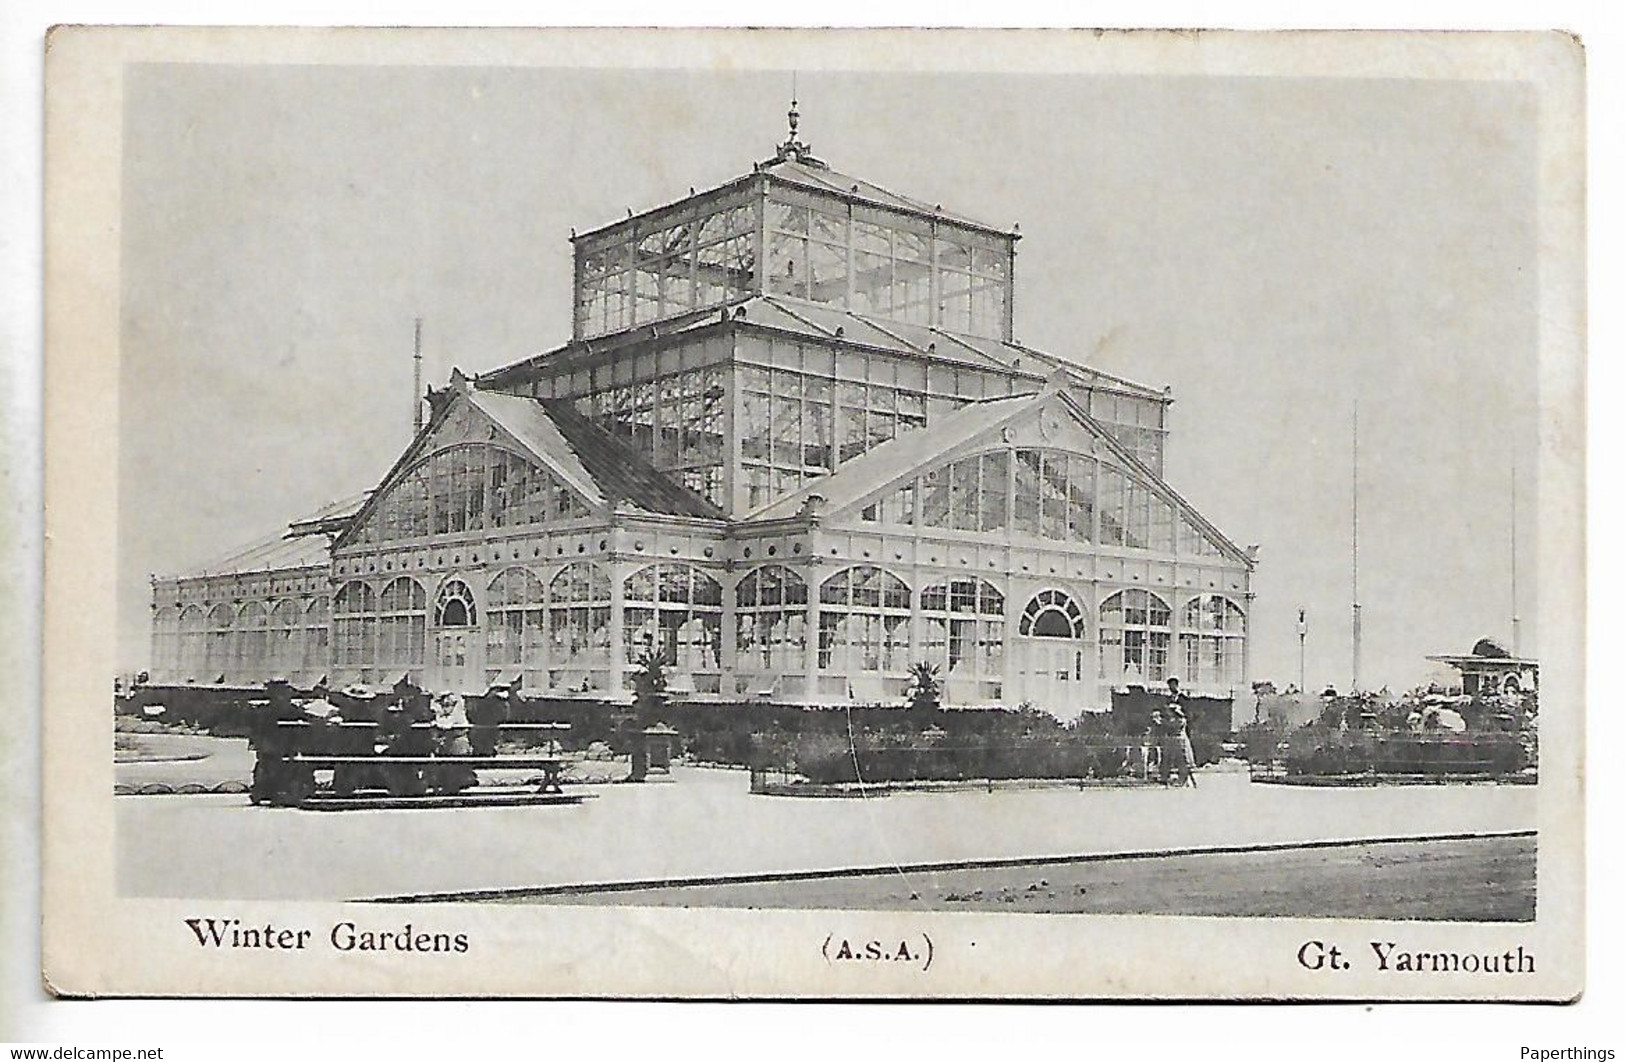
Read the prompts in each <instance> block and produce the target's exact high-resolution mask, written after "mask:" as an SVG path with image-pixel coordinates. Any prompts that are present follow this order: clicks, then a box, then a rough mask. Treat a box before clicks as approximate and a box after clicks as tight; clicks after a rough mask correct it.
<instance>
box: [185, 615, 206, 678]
mask: <svg viewBox="0 0 1625 1062" xmlns="http://www.w3.org/2000/svg"><path fill="white" fill-rule="evenodd" d="M180 629H181V657H180V664H179V667H178V668H177V670H178V671H179V672H180V674H179V676H178V677H181V678H193V679H195V678H201V677H203V672H204V671H205V670H207V668H208V660H207V659H206V657H207V655H208V638H209V622H208V614H207V613H205V612H204V611H203V608H202V606H201V605H187V606H186V607H185V608H183V609H181V620H180ZM210 677H212V676H210Z"/></svg>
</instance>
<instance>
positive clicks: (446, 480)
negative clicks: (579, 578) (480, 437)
mask: <svg viewBox="0 0 1625 1062" xmlns="http://www.w3.org/2000/svg"><path fill="white" fill-rule="evenodd" d="M590 512H591V510H590V509H588V507H587V504H586V502H585V501H583V500H582V499H581V498H580V497H579V496H577V495H576V494H575V493H574V492H573V491H571V490H570V489H569V488H567V487H565V486H564V484H562V483H561V482H560V481H559V480H558V479H557V478H556V477H555V476H553V475H552V473H550V472H549V471H548V470H547V469H545V468H543V467H542V466H541V465H539V464H537V463H535V462H534V461H531V460H530V459H529V458H527V457H524V456H522V455H520V454H517V453H515V452H513V451H511V450H506V449H503V448H501V447H498V446H492V445H490V444H488V443H466V444H461V445H457V446H453V447H449V448H447V449H444V450H440V451H438V452H436V453H434V454H431V455H429V456H428V457H426V458H424V459H423V460H421V461H419V462H418V463H417V464H416V465H414V466H413V467H412V468H411V469H409V470H407V472H406V473H404V474H403V475H402V476H401V477H400V478H399V479H397V480H396V482H395V484H394V485H393V486H391V487H389V488H388V490H387V491H386V493H385V494H384V496H383V498H382V499H381V500H380V501H379V503H378V505H377V506H376V508H375V509H374V511H373V513H372V516H371V517H370V518H369V519H368V521H367V522H366V523H365V524H363V525H362V526H361V527H360V528H359V529H358V531H357V533H356V541H358V542H393V541H398V540H402V539H412V538H422V537H424V536H427V535H430V534H436V535H445V534H457V533H460V532H464V531H479V530H484V529H487V528H497V527H518V526H522V525H526V524H536V523H545V522H549V521H553V520H565V519H571V518H575V517H582V516H587V515H589V514H590Z"/></svg>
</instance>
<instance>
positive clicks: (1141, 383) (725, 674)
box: [44, 27, 1585, 1001]
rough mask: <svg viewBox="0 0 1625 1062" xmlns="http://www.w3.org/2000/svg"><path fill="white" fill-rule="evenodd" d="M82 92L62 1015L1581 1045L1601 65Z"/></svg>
mask: <svg viewBox="0 0 1625 1062" xmlns="http://www.w3.org/2000/svg"><path fill="white" fill-rule="evenodd" d="M47 43H48V47H49V49H50V53H51V55H50V61H49V63H48V64H47V77H48V85H47V95H46V100H47V137H46V140H47V145H46V150H47V158H46V163H47V168H46V173H47V180H48V188H47V261H46V264H47V288H46V296H47V329H46V331H47V346H48V354H47V366H46V407H47V443H46V492H47V513H46V520H47V536H46V541H47V542H48V543H49V546H48V549H47V571H46V612H45V634H46V673H45V693H46V703H45V723H44V729H45V737H46V745H47V748H46V758H45V784H46V823H45V833H46V838H45V840H46V850H45V859H44V867H45V878H46V880H45V894H44V900H45V919H46V923H45V942H46V956H47V959H46V977H47V983H48V984H49V986H50V988H51V990H52V991H53V992H57V993H60V994H63V995H70V996H85V995H179V996H192V995H209V996H252V995H275V996H310V995H343V996H350V997H354V996H403V995H408V996H445V997H457V996H464V997H472V996H493V995H497V996H501V995H513V996H529V997H535V996H546V997H628V998H632V997H661V998H671V997H677V998H693V999H711V998H736V997H745V998H818V997H823V998H882V997H883V998H893V999H895V998H921V999H926V998H950V997H951V998H967V997H968V998H985V999H1077V998H1140V999H1213V1000H1238V999H1361V1000H1379V999H1461V1000H1478V999H1483V1000H1545V1001H1565V1000H1573V999H1575V998H1577V996H1578V994H1579V992H1580V991H1581V989H1582V986H1583V970H1584V955H1583V928H1582V927H1583V914H1584V909H1583V894H1582V880H1583V876H1582V870H1583V851H1582V832H1581V822H1582V800H1581V790H1582V774H1581V764H1582V749H1583V720H1584V695H1585V691H1584V687H1583V684H1582V659H1583V624H1584V615H1585V605H1584V593H1583V590H1584V565H1583V550H1582V529H1583V527H1584V459H1585V455H1584V453H1583V444H1582V443H1581V442H1580V441H1579V440H1580V439H1581V438H1582V437H1583V419H1582V417H1583V409H1584V340H1583V335H1584V312H1585V306H1584V290H1585V289H1584V272H1583V269H1584V265H1583V257H1582V248H1583V243H1584V238H1583V236H1584V234H1583V217H1582V204H1583V201H1584V198H1583V197H1584V185H1583V165H1582V160H1583V154H1584V141H1583V100H1582V92H1583V71H1584V56H1583V50H1582V48H1581V46H1580V44H1579V42H1578V40H1577V39H1576V38H1574V37H1572V36H1571V35H1566V34H1562V33H1556V32H1554V33H1549V34H1504V35H1503V34H1471V33H1466V34H1420V33H1360V34H1341V33H1294V34H1246V33H1234V32H1213V33H1203V34H1201V35H1199V36H1193V35H1188V34H1173V33H1140V34H1108V35H1091V34H1078V33H1066V32H1034V33H1023V34H1011V33H995V32H983V31H914V32H897V31H812V30H808V31H786V32H777V33H751V32H745V31H729V30H705V31H679V30H669V31H655V30H650V31H634V32H626V33H621V32H617V33H614V34H607V33H601V32H594V31H589V30H580V31H563V30H552V31H542V30H535V31H518V30H514V31H509V30H502V31H497V30H487V31H468V30H366V31H357V30H349V31H343V32H340V31H336V30H310V29H303V30H295V29H218V28H216V29H208V30H202V29H197V30H192V29H165V28H144V29H113V28H105V27H57V28H56V29H54V30H53V31H52V34H51V37H50V39H49V41H48V42H47ZM1170 955H1177V956H1179V958H1178V960H1177V962H1169V961H1167V957H1168V956H1170ZM1238 958H1240V959H1242V960H1243V961H1237V960H1238Z"/></svg>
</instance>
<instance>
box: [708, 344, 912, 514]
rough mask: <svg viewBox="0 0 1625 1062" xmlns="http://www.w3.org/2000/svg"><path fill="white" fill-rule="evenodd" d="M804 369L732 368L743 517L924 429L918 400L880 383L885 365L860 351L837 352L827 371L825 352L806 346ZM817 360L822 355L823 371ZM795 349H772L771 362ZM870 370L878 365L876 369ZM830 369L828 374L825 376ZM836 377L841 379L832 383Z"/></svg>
mask: <svg viewBox="0 0 1625 1062" xmlns="http://www.w3.org/2000/svg"><path fill="white" fill-rule="evenodd" d="M804 349H805V351H806V354H807V356H806V358H805V359H804V362H805V367H804V368H803V369H800V370H798V369H795V368H778V367H775V368H773V369H768V368H763V367H758V366H755V365H750V364H742V365H740V366H739V368H738V370H737V373H738V375H737V376H736V377H735V378H736V379H737V380H738V386H739V389H740V414H739V416H740V420H739V423H740V432H739V437H740V457H741V460H742V468H741V470H740V481H741V486H742V489H743V503H744V505H745V507H746V509H747V510H749V509H756V508H759V507H761V506H763V505H766V504H768V503H769V502H771V501H772V500H773V499H774V498H777V497H780V496H782V495H784V494H787V493H792V492H794V491H796V490H798V489H799V488H800V487H801V486H802V485H804V484H805V483H807V482H808V481H809V480H812V479H815V478H817V477H819V476H822V475H826V474H827V473H829V472H831V471H833V470H834V468H835V467H837V466H838V465H839V464H840V463H841V462H844V461H850V460H852V459H853V458H856V457H858V456H859V455H861V454H863V453H865V452H867V451H868V450H869V449H871V448H873V447H875V446H878V445H880V444H881V443H883V442H888V441H890V440H891V439H894V438H896V437H897V436H898V435H900V434H902V433H903V432H906V431H912V430H914V429H915V428H919V427H923V426H924V425H925V396H924V395H923V394H920V393H918V392H911V391H906V390H900V389H899V388H897V387H895V386H892V385H888V384H879V383H868V382H865V379H866V378H867V377H868V376H870V375H871V374H873V375H876V376H884V375H889V372H888V370H890V369H891V361H890V360H889V359H885V358H883V357H882V356H880V355H869V354H866V353H864V352H861V351H844V350H843V351H841V352H840V355H839V359H838V361H836V362H834V364H831V363H830V362H829V360H828V358H827V348H823V347H814V346H811V345H809V346H807V347H806V348H804ZM817 353H824V354H825V355H826V357H825V359H824V360H823V362H822V366H821V367H822V371H821V372H813V371H807V369H808V368H810V367H812V366H814V365H818V364H819V361H820V359H818V358H817V357H815V355H816V354H817ZM781 355H788V357H785V359H784V360H785V361H787V362H790V363H791V364H792V365H793V364H794V362H795V361H796V358H795V357H794V350H793V349H792V350H788V351H787V350H785V349H783V347H782V346H781V345H780V344H775V345H774V348H773V351H772V353H771V355H770V356H771V357H774V358H778V357H779V356H781ZM876 363H883V364H882V365H879V366H877V364H876ZM831 370H833V371H831ZM836 377H840V378H839V379H837V378H836Z"/></svg>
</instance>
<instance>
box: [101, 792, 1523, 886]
mask: <svg viewBox="0 0 1625 1062" xmlns="http://www.w3.org/2000/svg"><path fill="white" fill-rule="evenodd" d="M588 791H589V792H591V793H592V794H593V795H594V797H595V799H591V800H588V801H587V802H586V803H584V804H580V805H576V806H572V807H535V808H480V809H462V810H429V809H415V810H406V811H364V812H345V813H341V814H333V813H323V812H303V811H296V810H289V809H273V808H254V807H250V806H248V804H247V800H246V798H244V797H240V796H212V795H211V796H193V797H174V796H156V797H119V798H116V800H117V803H116V811H117V826H118V844H119V873H120V891H122V892H123V893H125V894H127V895H137V896H170V897H181V896H201V897H221V898H244V899H248V898H264V899H363V898H371V897H379V896H390V895H402V894H421V893H435V892H456V891H472V890H487V889H516V888H525V887H535V886H546V885H563V884H582V883H612V882H624V881H645V880H660V879H669V878H687V877H705V876H712V875H725V874H749V873H768V872H773V873H777V872H790V871H809V870H835V869H844V868H852V867H881V866H889V865H893V864H898V863H927V862H942V861H952V860H973V859H1015V858H1023V857H1029V858H1040V857H1045V856H1065V855H1083V854H1094V853H1107V852H1137V851H1158V850H1166V849H1175V848H1204V847H1221V846H1234V845H1248V844H1282V843H1300V842H1304V841H1311V840H1356V839H1362V838H1376V837H1398V836H1405V837H1418V836H1429V835H1438V834H1457V833H1498V832H1504V831H1508V830H1527V829H1533V828H1534V825H1535V801H1536V797H1537V792H1538V791H1537V788H1536V787H1534V786H1493V785H1473V786H1404V787H1395V788H1382V787H1374V788H1362V789H1319V788H1301V787H1295V786H1269V785H1253V784H1251V783H1249V782H1248V781H1247V778H1246V775H1245V774H1242V773H1235V772H1228V773H1220V774H1205V775H1203V776H1202V778H1201V787H1200V788H1198V789H1183V790H1164V789H1161V788H1145V789H1089V790H1082V791H1079V790H1066V789H1044V790H1032V791H1002V792H994V793H986V792H958V793H933V794H897V795H893V796H888V797H882V798H874V799H861V800H860V799H802V798H793V797H762V796H753V795H751V794H750V792H749V779H748V776H747V775H746V773H745V772H743V771H723V770H709V769H698V768H688V769H685V768H677V769H676V770H675V771H674V774H673V781H671V782H669V783H664V784H652V785H644V786H632V785H600V786H592V787H590V789H589V790H588Z"/></svg>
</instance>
